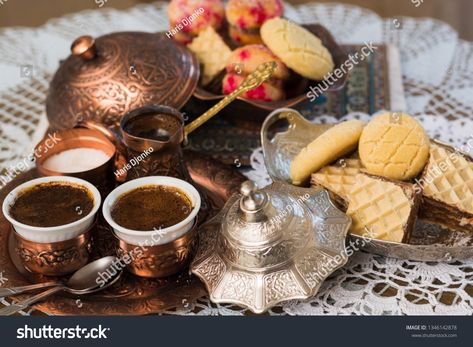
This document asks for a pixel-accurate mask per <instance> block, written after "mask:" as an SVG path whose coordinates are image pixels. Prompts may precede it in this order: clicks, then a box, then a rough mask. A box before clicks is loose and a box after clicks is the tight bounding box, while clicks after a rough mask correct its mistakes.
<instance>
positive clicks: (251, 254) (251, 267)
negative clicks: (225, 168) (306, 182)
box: [191, 181, 351, 313]
mask: <svg viewBox="0 0 473 347" xmlns="http://www.w3.org/2000/svg"><path fill="white" fill-rule="evenodd" d="M350 224H351V219H350V218H349V217H348V216H346V215H345V214H344V213H343V212H341V211H340V210H339V209H338V208H336V207H335V205H333V203H332V202H331V200H330V198H329V196H328V193H327V192H326V191H324V190H315V189H305V188H299V187H294V186H290V185H288V184H285V183H280V182H275V183H273V184H272V185H271V186H270V187H267V188H265V189H262V190H257V189H256V187H255V185H254V184H253V183H252V182H250V181H247V182H245V183H243V185H242V187H241V195H235V196H233V197H232V198H230V199H229V200H228V202H227V204H226V205H225V207H224V208H223V210H222V211H221V212H220V213H219V214H218V215H217V216H215V217H214V218H213V219H212V220H210V221H209V222H207V223H205V224H204V225H203V226H202V227H201V229H200V231H199V238H200V242H199V249H198V251H197V255H196V257H195V259H194V261H193V262H192V264H191V271H192V272H193V273H194V274H195V275H197V276H198V277H199V278H200V279H201V280H202V281H203V282H204V283H205V285H206V287H207V289H208V291H209V293H210V299H211V300H212V301H213V302H216V303H233V304H238V305H241V306H245V307H248V308H249V309H250V310H252V311H253V312H255V313H262V312H264V311H266V310H267V309H269V308H270V307H272V306H274V305H276V304H278V303H280V302H282V301H286V300H290V299H306V298H308V297H310V296H313V295H314V294H315V293H316V292H317V290H318V289H319V287H320V285H321V283H322V282H323V280H324V279H325V278H326V277H327V276H329V275H330V274H331V273H332V272H333V271H335V270H336V269H338V268H339V267H341V266H343V265H344V264H345V263H346V262H347V255H346V253H345V237H346V233H347V231H348V228H349V226H350Z"/></svg>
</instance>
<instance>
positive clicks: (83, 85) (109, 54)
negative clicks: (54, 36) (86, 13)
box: [46, 32, 200, 129]
mask: <svg viewBox="0 0 473 347" xmlns="http://www.w3.org/2000/svg"><path fill="white" fill-rule="evenodd" d="M71 51H72V55H71V56H69V57H68V58H67V59H66V60H65V61H63V62H62V63H61V65H60V67H59V69H58V70H57V72H56V74H55V75H54V78H53V80H52V82H51V85H50V88H49V94H48V98H47V100H46V112H47V115H48V119H49V122H50V125H51V127H52V128H54V129H62V128H70V127H72V126H74V125H75V124H76V123H77V121H79V120H95V121H98V122H100V123H102V124H104V125H106V126H109V127H111V126H117V125H118V122H119V121H120V118H121V117H122V116H123V115H124V114H125V113H127V112H129V111H131V110H132V109H135V108H138V107H142V106H146V105H150V104H160V105H167V106H172V107H174V108H176V109H179V108H181V107H182V106H183V105H184V104H185V103H186V102H187V101H188V100H189V98H190V97H191V96H192V94H193V92H194V89H195V88H196V86H197V82H198V80H199V74H200V71H199V64H198V62H197V60H196V58H195V57H194V56H193V55H192V53H191V52H190V51H188V50H187V49H186V48H185V47H184V46H182V45H179V44H178V43H176V42H175V41H174V40H172V39H170V38H168V37H167V36H166V35H165V34H163V33H157V34H153V33H144V32H119V33H112V34H108V35H105V36H101V37H99V38H97V39H95V40H94V39H93V38H92V37H90V36H81V37H79V38H78V39H77V40H75V41H74V42H73V44H72V46H71Z"/></svg>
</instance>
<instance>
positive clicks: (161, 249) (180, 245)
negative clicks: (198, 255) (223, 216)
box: [114, 219, 198, 278]
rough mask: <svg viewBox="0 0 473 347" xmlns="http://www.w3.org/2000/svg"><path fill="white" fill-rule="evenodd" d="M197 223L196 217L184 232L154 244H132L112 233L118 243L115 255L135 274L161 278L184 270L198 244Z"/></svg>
mask: <svg viewBox="0 0 473 347" xmlns="http://www.w3.org/2000/svg"><path fill="white" fill-rule="evenodd" d="M197 225H198V223H197V219H196V221H195V222H194V226H193V227H192V229H191V230H189V231H188V232H187V233H186V234H184V235H183V236H181V237H179V238H178V239H176V240H174V241H172V242H168V243H165V244H162V245H156V246H137V245H132V244H129V243H127V242H125V241H123V240H121V239H119V238H118V237H117V236H116V235H115V234H114V235H115V238H116V240H117V244H118V247H117V255H118V257H119V258H121V259H123V260H124V261H125V262H126V263H128V264H127V267H126V268H127V270H128V271H129V272H131V273H132V274H134V275H136V276H139V277H147V278H162V277H167V276H171V275H175V274H177V273H178V272H181V271H182V270H184V269H185V268H186V267H187V266H188V265H189V264H190V262H191V260H192V258H193V257H194V255H195V251H196V250H197V245H198V236H197ZM125 259H129V260H130V261H126V260H125Z"/></svg>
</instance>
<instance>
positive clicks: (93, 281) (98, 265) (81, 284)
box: [0, 256, 123, 316]
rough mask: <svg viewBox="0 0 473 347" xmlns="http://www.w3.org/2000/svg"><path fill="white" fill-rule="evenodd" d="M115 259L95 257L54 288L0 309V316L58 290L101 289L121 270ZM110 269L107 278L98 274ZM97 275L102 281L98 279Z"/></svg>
mask: <svg viewBox="0 0 473 347" xmlns="http://www.w3.org/2000/svg"><path fill="white" fill-rule="evenodd" d="M117 260H118V258H117V257H114V256H108V257H104V258H100V259H97V260H95V261H93V262H91V263H89V264H87V265H85V266H84V267H82V268H80V269H79V270H77V271H76V272H75V273H74V274H73V275H72V276H71V278H69V280H68V281H67V282H66V283H65V284H62V283H58V285H57V286H56V287H54V288H50V289H48V290H46V291H44V292H42V293H39V294H37V295H35V296H32V297H30V298H28V299H25V300H23V301H20V302H18V303H14V304H12V305H10V306H7V307H4V308H2V309H0V316H9V315H12V314H14V313H16V312H18V311H21V310H24V309H25V308H27V307H28V306H31V305H33V304H34V303H36V302H38V301H40V300H42V299H44V298H46V297H48V296H50V295H53V294H54V293H57V292H60V291H66V292H69V293H72V294H75V295H84V294H90V293H94V292H98V291H100V290H103V289H105V288H107V287H109V286H111V285H112V284H113V283H115V282H116V281H117V280H118V279H119V278H120V275H121V274H122V272H123V269H122V268H121V267H118V268H117V266H116V265H115V264H116V263H117ZM107 270H109V271H107ZM111 271H113V272H114V275H113V276H107V277H109V278H107V279H104V276H100V274H101V273H107V274H108V272H111ZM99 277H100V279H101V280H102V281H99ZM100 282H102V283H100Z"/></svg>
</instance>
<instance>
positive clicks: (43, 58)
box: [0, 2, 473, 315]
mask: <svg viewBox="0 0 473 347" xmlns="http://www.w3.org/2000/svg"><path fill="white" fill-rule="evenodd" d="M4 6H5V5H4ZM6 6H8V4H6ZM91 6H93V5H91ZM165 7H166V3H164V2H156V3H153V4H147V5H140V6H136V7H134V8H131V9H129V10H126V11H118V10H114V9H109V8H107V6H104V7H102V8H101V9H100V10H99V9H97V8H93V9H91V10H90V11H84V12H80V13H77V14H73V15H70V16H67V17H62V18H58V19H53V20H51V21H49V22H48V23H47V24H45V25H43V26H41V27H39V28H34V29H27V28H7V29H2V30H1V31H0V76H1V77H0V80H1V83H0V148H1V150H0V168H5V167H7V166H8V165H14V164H15V163H17V162H18V161H20V160H22V159H23V157H24V156H25V154H27V153H28V151H30V150H31V148H32V147H33V145H34V144H35V143H36V141H37V139H38V136H40V135H41V134H42V133H43V132H44V130H45V128H46V126H47V122H46V118H45V115H44V100H45V95H46V91H47V87H48V81H49V79H50V78H51V75H52V73H54V71H55V70H56V68H57V67H58V62H59V60H60V59H63V58H65V57H67V56H68V54H69V47H70V44H71V42H72V41H73V39H75V38H76V37H77V36H79V35H82V34H90V35H93V36H99V35H102V34H106V33H109V32H112V31H125V30H132V31H151V32H153V31H160V30H164V29H166V28H167V26H168V25H167V19H166V9H165ZM286 9H287V10H286V16H287V17H289V18H290V19H292V20H294V21H296V22H303V23H310V22H318V23H321V24H322V25H324V26H325V27H327V28H328V29H329V30H330V31H331V32H332V33H333V34H334V36H335V38H336V40H338V42H339V43H342V44H359V43H363V42H369V41H373V42H379V43H391V44H394V45H397V46H398V47H399V49H400V52H401V62H402V64H401V67H402V73H403V82H404V90H405V97H406V100H407V111H408V112H409V113H410V114H413V115H415V116H417V117H418V119H419V120H420V121H421V122H422V123H423V124H424V126H425V128H426V129H427V132H428V133H429V135H430V136H431V137H435V138H439V139H442V140H444V141H446V142H450V143H452V144H455V145H462V144H464V143H465V142H466V140H467V139H468V138H470V137H471V136H473V43H471V42H466V41H463V40H460V39H459V38H458V35H457V33H456V32H455V30H453V29H452V28H451V27H450V26H449V25H447V24H446V23H443V22H441V21H438V20H435V19H431V18H422V19H414V18H408V17H398V18H388V19H383V18H380V17H379V16H378V15H376V14H375V13H373V12H371V11H368V10H366V9H362V8H359V7H354V6H349V5H342V4H315V3H310V4H305V5H301V6H297V7H292V6H289V5H287V7H286ZM414 10H415V8H414V7H413V11H414ZM465 15H467V14H465ZM393 111H400V110H393ZM355 116H356V117H359V118H361V119H368V118H369V115H366V114H350V115H347V116H346V117H345V118H347V119H349V118H353V117H355ZM322 120H324V121H330V120H331V119H330V117H322V119H318V120H317V121H322ZM246 174H247V176H248V177H250V178H251V179H254V180H255V181H256V182H257V183H258V184H259V185H260V186H264V185H266V184H268V183H269V182H270V181H269V177H268V176H267V174H266V170H265V168H264V165H263V159H262V153H261V150H260V149H257V150H255V152H254V153H253V157H252V168H251V169H250V170H248V171H247V172H246ZM0 271H1V269H0ZM472 292H473V260H472V261H470V262H463V263H461V262H455V263H423V262H414V261H403V260H397V259H390V258H384V257H380V256H375V255H372V254H368V253H364V252H358V253H356V254H354V255H353V256H352V257H351V258H350V260H349V262H348V264H347V265H346V266H345V267H344V268H343V269H340V270H338V271H337V272H336V273H334V274H333V275H332V276H331V277H330V278H329V279H328V280H327V281H326V282H325V283H324V284H323V286H322V288H321V290H320V292H319V293H318V294H317V295H316V296H315V297H313V298H311V299H310V300H307V301H291V302H288V303H286V304H284V305H282V306H279V307H276V308H274V309H273V310H271V312H270V314H275V315H276V314H294V315H305V314H307V315H318V314H391V315H398V314H411V315H419V314H446V315H455V314H460V315H467V314H469V315H471V314H472V313H473V298H472V296H471V293H472ZM170 313H174V314H176V313H177V314H202V315H209V314H210V315H214V314H222V315H228V314H245V313H246V311H245V309H242V308H239V307H235V306H231V305H214V304H212V303H210V302H209V301H208V299H204V300H202V301H200V302H199V303H198V304H197V305H195V306H194V305H193V306H192V307H188V309H187V310H186V311H180V312H170Z"/></svg>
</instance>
